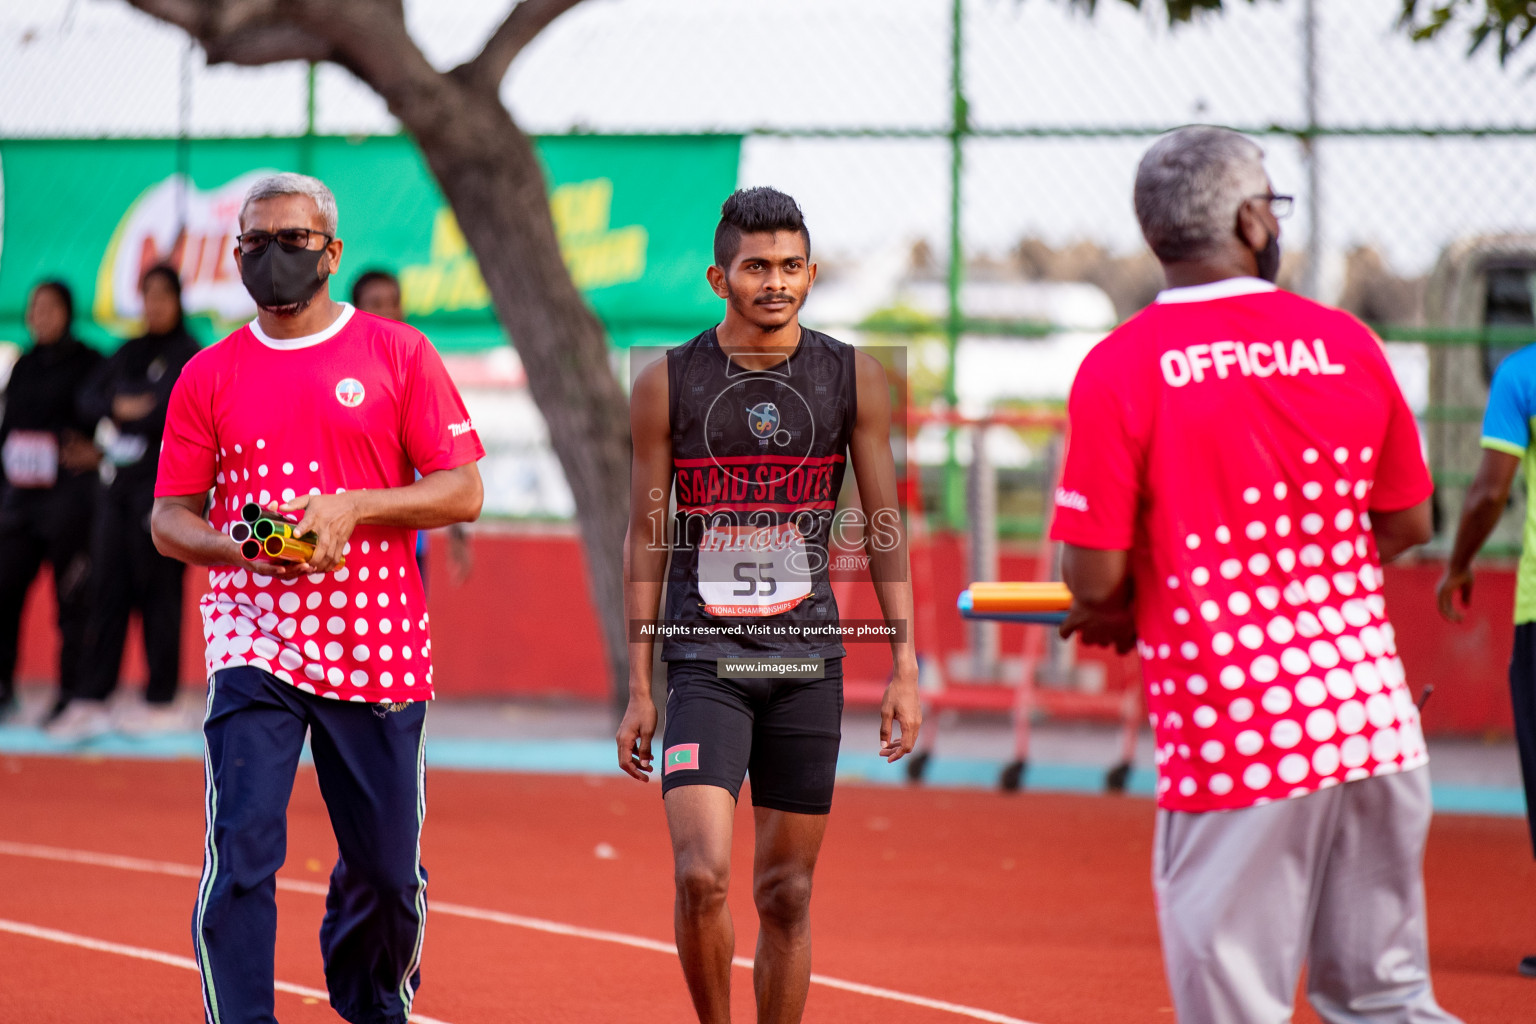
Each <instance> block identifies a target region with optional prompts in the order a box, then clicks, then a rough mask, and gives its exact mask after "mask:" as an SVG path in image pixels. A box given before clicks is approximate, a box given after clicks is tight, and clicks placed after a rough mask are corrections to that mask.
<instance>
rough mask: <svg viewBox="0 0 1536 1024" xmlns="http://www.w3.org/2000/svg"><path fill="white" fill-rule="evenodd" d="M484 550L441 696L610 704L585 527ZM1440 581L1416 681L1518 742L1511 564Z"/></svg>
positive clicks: (956, 578)
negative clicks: (1444, 588)
mask: <svg viewBox="0 0 1536 1024" xmlns="http://www.w3.org/2000/svg"><path fill="white" fill-rule="evenodd" d="M472 544H473V550H474V571H473V573H472V574H471V576H470V578H469V579H468V580H467V581H466V582H465V583H464V584H463V585H458V584H455V583H454V582H453V581H452V579H451V578H450V573H449V565H448V557H447V555H448V552H447V550H446V544H445V541H444V538H443V537H442V536H441V535H440V534H433V536H432V560H431V600H430V607H431V611H432V635H433V644H432V652H433V655H434V656H435V658H436V662H437V666H436V678H437V689H438V693H439V694H440V695H443V696H456V695H469V694H474V695H490V694H506V695H512V694H517V695H529V696H563V697H574V698H578V699H584V700H602V699H604V698H605V696H606V694H607V692H608V688H607V680H606V678H605V675H604V673H605V671H606V670H605V663H604V658H603V649H602V640H601V635H600V633H599V631H598V628H597V623H596V620H595V617H594V616H593V613H592V605H591V602H590V600H589V599H588V596H587V584H586V569H585V565H584V561H583V557H582V551H581V546H580V543H579V541H578V540H577V537H576V534H575V531H574V530H573V529H571V528H567V527H559V526H553V527H506V526H500V525H488V526H485V527H481V528H478V529H477V530H476V531H475V533H474V534H473V539H472ZM931 549H932V554H931V556H930V558H931V572H932V578H933V586H934V590H935V594H934V597H933V600H934V602H935V608H934V616H933V619H934V621H935V623H936V632H937V637H936V642H935V640H933V639H928V638H924V637H922V636H919V638H918V639H919V641H920V643H921V646H923V647H925V648H927V649H930V650H932V649H934V648H937V650H938V651H939V652H940V653H941V655H943V656H947V655H948V654H949V653H950V652H955V651H961V650H963V649H964V648H965V643H966V630H965V623H964V621H962V620H961V618H960V617H959V615H958V614H956V612H955V610H954V609H955V599H956V597H957V596H958V595H959V593H960V591H961V590H962V589H963V588H964V586H965V585H966V583H967V582H968V580H967V579H966V578H965V564H966V562H965V550H964V542H963V540H962V539H961V538H959V537H957V536H953V535H943V536H937V537H935V538H934V540H933V543H932V546H931ZM1439 574H1440V565H1439V563H1437V562H1428V561H1426V562H1418V563H1406V564H1403V565H1396V566H1389V567H1388V568H1387V583H1386V596H1387V606H1388V614H1389V615H1390V616H1391V618H1392V621H1393V624H1394V625H1395V626H1396V628H1397V642H1398V647H1399V650H1400V652H1401V654H1402V657H1403V662H1404V664H1405V665H1406V666H1407V670H1408V681H1409V683H1410V684H1411V685H1412V686H1413V688H1414V690H1415V692H1417V691H1418V690H1419V689H1420V688H1422V687H1423V686H1424V684H1426V683H1433V684H1434V686H1435V697H1434V700H1433V702H1432V703H1431V704H1430V705H1429V706H1428V707H1427V708H1426V711H1425V718H1424V721H1425V726H1426V728H1427V729H1428V730H1429V731H1430V732H1432V733H1436V734H1442V735H1444V734H1460V735H1473V736H1483V735H1507V734H1508V733H1509V732H1510V730H1511V715H1510V708H1509V695H1508V687H1507V682H1506V679H1507V675H1506V673H1507V667H1508V661H1509V652H1510V647H1511V644H1512V642H1513V635H1514V627H1513V625H1512V624H1511V622H1512V617H1511V609H1512V608H1513V602H1514V585H1515V577H1514V572H1513V570H1512V567H1510V566H1496V567H1485V568H1482V569H1481V571H1480V572H1479V574H1478V578H1477V593H1476V597H1475V603H1474V605H1473V608H1472V611H1471V613H1470V614H1469V615H1468V617H1467V621H1466V622H1465V623H1463V624H1461V625H1460V626H1452V625H1448V624H1446V623H1444V622H1442V621H1441V620H1440V617H1439V615H1438V614H1437V613H1436V611H1435V607H1434V586H1435V581H1436V580H1437V579H1438V578H1439ZM1001 575H1002V577H1003V578H1004V579H1023V580H1027V579H1035V578H1036V573H1035V558H1034V552H1033V548H1032V547H1030V546H1023V545H1004V546H1003V550H1002V553H1001ZM187 581H188V586H187V610H186V615H185V620H184V638H183V643H182V678H183V679H185V680H189V681H192V680H197V681H200V680H201V678H202V674H203V665H202V643H203V637H202V622H201V619H200V617H199V615H198V612H197V599H198V597H199V596H201V594H202V592H203V590H204V589H205V588H206V586H207V574H206V573H205V572H202V571H200V570H189V571H188V574H187ZM840 600H841V601H842V611H843V615H844V617H845V618H849V619H875V618H879V617H880V608H879V604H878V602H877V601H876V599H875V594H874V588H873V587H871V586H870V584H869V583H868V581H867V580H861V581H859V582H857V583H854V584H850V585H849V586H848V588H847V591H846V592H845V593H841V594H840ZM1027 628H1030V627H1025V626H1003V627H1002V640H1001V642H1002V651H1003V653H1004V654H1005V655H1007V654H1015V655H1016V654H1017V653H1018V652H1019V651H1020V650H1021V649H1022V647H1023V644H1024V632H1025V630H1026V629H1027ZM848 652H849V657H848V661H847V664H846V671H847V674H848V677H849V678H851V679H863V680H883V679H884V678H885V677H886V676H887V675H888V674H889V671H890V657H889V654H888V652H887V648H886V647H885V645H884V644H868V643H862V644H849V645H848ZM57 657H58V633H57V631H56V630H55V629H54V628H53V592H52V586H51V582H50V580H49V579H48V577H47V575H46V573H45V574H44V576H43V577H42V578H41V579H40V580H39V582H38V585H37V586H36V587H34V588H33V593H32V595H31V597H30V599H29V600H28V603H27V610H26V614H25V617H24V620H23V627H22V655H21V663H20V665H19V666H18V677H19V678H21V679H23V680H44V679H47V680H51V679H54V678H56V675H55V673H56V666H57V660H56V659H57ZM1078 657H1079V659H1080V660H1092V661H1099V662H1101V663H1102V664H1103V665H1104V666H1105V674H1106V685H1107V687H1108V688H1109V689H1111V690H1119V689H1122V688H1124V687H1125V686H1127V685H1130V684H1132V683H1133V682H1139V681H1138V680H1137V679H1136V678H1135V676H1136V673H1135V671H1134V661H1133V660H1130V659H1121V658H1118V657H1115V656H1114V655H1112V654H1109V655H1106V654H1105V653H1103V652H1100V651H1092V650H1086V649H1084V650H1081V651H1079V655H1078ZM125 665H126V670H125V673H124V678H125V680H126V681H127V682H128V683H129V685H136V684H138V683H140V682H141V681H142V680H143V679H144V659H143V648H142V646H141V644H140V643H139V639H138V629H137V626H135V627H134V629H133V630H132V633H131V635H130V637H129V647H128V651H127V654H126V655H125Z"/></svg>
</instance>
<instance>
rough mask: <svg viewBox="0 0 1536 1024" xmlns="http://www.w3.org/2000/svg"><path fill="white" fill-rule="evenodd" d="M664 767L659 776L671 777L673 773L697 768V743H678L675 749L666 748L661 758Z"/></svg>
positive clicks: (696, 769)
mask: <svg viewBox="0 0 1536 1024" xmlns="http://www.w3.org/2000/svg"><path fill="white" fill-rule="evenodd" d="M662 763H663V765H664V767H663V768H662V769H661V774H663V775H671V774H672V773H673V772H680V771H685V770H687V769H690V768H691V769H693V770H694V771H698V768H699V745H698V744H697V743H679V744H678V745H677V746H675V747H668V748H667V751H666V754H665V755H664V758H663V762H662Z"/></svg>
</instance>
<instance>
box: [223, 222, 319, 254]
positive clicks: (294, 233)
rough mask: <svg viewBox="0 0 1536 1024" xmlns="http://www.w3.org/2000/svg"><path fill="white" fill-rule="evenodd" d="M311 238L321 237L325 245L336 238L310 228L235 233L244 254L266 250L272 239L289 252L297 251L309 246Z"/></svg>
mask: <svg viewBox="0 0 1536 1024" xmlns="http://www.w3.org/2000/svg"><path fill="white" fill-rule="evenodd" d="M311 238H323V239H325V242H326V245H329V244H330V243H331V242H333V241H335V240H336V236H335V235H328V234H326V233H325V232H324V231H314V230H311V229H310V228H283V229H282V230H281V231H247V232H245V233H244V234H242V235H236V236H235V241H236V242H238V243H239V244H240V251H241V252H242V253H244V254H245V255H246V256H259V255H261V254H262V253H264V252H266V251H267V246H269V245H271V244H272V243H273V241H276V242H277V244H278V245H280V246H282V247H283V248H284V249H286V250H288V251H289V252H298V251H299V250H300V249H308V248H309V240H310V239H311Z"/></svg>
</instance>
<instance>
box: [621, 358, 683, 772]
mask: <svg viewBox="0 0 1536 1024" xmlns="http://www.w3.org/2000/svg"><path fill="white" fill-rule="evenodd" d="M629 429H630V435H631V438H632V442H633V445H634V456H633V460H632V462H631V468H630V474H629V530H628V531H627V532H626V533H625V534H624V620H625V622H626V623H630V622H654V621H656V613H657V611H658V609H659V606H660V604H661V581H662V578H663V574H664V573H665V572H666V570H667V548H668V546H667V543H666V541H667V536H668V532H669V531H670V529H671V524H670V523H669V522H668V521H667V497H668V495H670V494H671V492H672V424H671V415H670V413H669V412H668V392H667V361H666V359H664V358H663V359H658V360H656V361H655V362H654V363H652V364H651V365H650V366H648V367H646V368H645V369H644V370H642V371H641V372H640V375H639V377H637V378H636V379H635V387H634V391H633V392H632V393H631V394H630V398H629ZM652 642H653V641H652V640H651V639H650V638H648V637H647V638H642V639H639V640H634V641H632V642H631V643H630V645H629V706H628V708H626V709H625V711H624V719H623V720H622V721H621V722H620V723H619V731H618V735H617V736H615V740H616V741H617V743H618V747H619V767H620V768H622V769H624V771H626V772H628V773H629V774H630V775H632V776H633V777H635V778H637V779H639V780H640V781H641V782H649V781H650V774H649V772H650V771H651V756H652V755H651V737H652V736H653V735H654V734H655V732H656V704H655V702H654V701H652V700H651V646H652Z"/></svg>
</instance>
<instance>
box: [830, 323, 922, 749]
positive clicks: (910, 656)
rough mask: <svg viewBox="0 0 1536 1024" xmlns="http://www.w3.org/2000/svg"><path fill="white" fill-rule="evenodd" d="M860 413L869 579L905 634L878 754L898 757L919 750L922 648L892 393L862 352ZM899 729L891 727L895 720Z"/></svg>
mask: <svg viewBox="0 0 1536 1024" xmlns="http://www.w3.org/2000/svg"><path fill="white" fill-rule="evenodd" d="M854 367H855V372H856V375H857V386H858V400H859V414H858V419H857V421H856V422H855V423H854V425H853V437H852V438H851V439H850V441H849V443H848V449H849V454H850V456H851V457H852V461H853V475H854V479H855V480H856V481H858V486H859V501H860V504H862V505H863V507H864V519H865V527H864V550H865V551H866V552H867V553H868V555H869V575H870V579H871V580H873V581H874V584H875V594H876V596H878V597H879V599H880V611H881V612H882V613H883V614H884V616H885V621H886V624H887V625H894V626H897V628H898V629H899V630H900V633H899V634H898V636H897V638H896V640H895V641H893V642H892V644H891V660H892V673H891V682H890V685H889V686H887V687H886V690H885V699H884V700H883V701H881V703H880V756H881V757H883V758H885V759H886V760H887V761H897V760H900V759H901V758H902V757H904V756H905V755H907V754H910V753H911V752H912V748H913V747H915V746H916V745H917V730H918V728H919V726H921V725H922V721H923V710H922V705H921V703H920V702H919V700H918V695H917V648H916V646H915V644H914V642H913V638H912V626H913V621H912V577H911V576H910V575H909V574H908V572H907V538H906V532H905V531H904V530H902V528H901V513H900V511H899V509H898V507H897V501H896V462H895V459H894V458H893V457H892V456H891V391H890V384H889V382H888V381H887V379H886V375H885V367H883V366H881V365H880V363H879V361H878V360H876V359H875V358H874V357H873V356H871V355H868V354H867V353H864V352H858V353H855V354H854ZM893 722H894V723H895V724H896V726H897V727H898V728H899V732H897V731H895V730H893V729H892V723H893Z"/></svg>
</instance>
